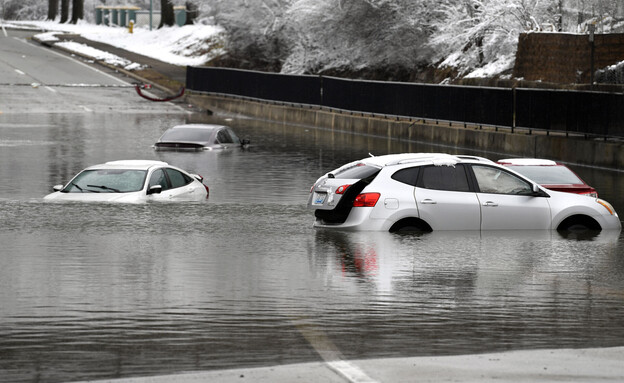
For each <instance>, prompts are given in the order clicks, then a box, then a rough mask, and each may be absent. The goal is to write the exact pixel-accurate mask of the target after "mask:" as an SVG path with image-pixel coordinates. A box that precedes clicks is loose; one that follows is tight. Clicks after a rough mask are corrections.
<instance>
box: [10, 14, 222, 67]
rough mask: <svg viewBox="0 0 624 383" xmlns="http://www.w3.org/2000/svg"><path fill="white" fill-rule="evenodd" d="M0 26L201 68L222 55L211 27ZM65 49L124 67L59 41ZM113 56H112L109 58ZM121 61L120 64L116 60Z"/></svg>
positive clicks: (218, 30)
mask: <svg viewBox="0 0 624 383" xmlns="http://www.w3.org/2000/svg"><path fill="white" fill-rule="evenodd" d="M3 23H4V24H3V25H6V26H18V27H35V28H38V29H41V30H44V31H47V32H46V33H42V34H40V35H38V36H37V37H38V38H40V39H42V40H43V39H46V41H49V42H54V41H56V40H55V38H54V35H55V34H58V33H73V34H79V35H81V36H82V37H85V38H87V39H89V40H93V41H99V42H102V43H106V44H109V45H112V46H115V47H119V48H123V49H126V50H128V51H131V52H135V53H138V54H141V55H144V56H148V57H151V58H154V59H157V60H160V61H163V62H167V63H170V64H174V65H180V66H186V65H202V64H204V63H206V62H207V61H209V60H210V59H212V58H214V57H217V56H219V55H221V54H223V53H224V50H223V48H222V47H223V43H222V41H223V38H224V36H225V34H224V31H223V29H222V28H221V27H218V26H214V25H201V24H195V25H184V26H181V27H178V26H173V27H165V28H160V29H152V30H151V31H150V30H149V28H147V27H145V28H143V27H136V26H135V27H134V29H133V33H130V32H129V29H128V28H124V27H117V26H105V25H94V24H90V23H87V22H84V21H81V22H78V23H77V24H60V23H57V22H53V21H4V22H3ZM56 44H60V45H63V46H64V47H65V48H68V49H72V50H76V51H77V52H80V53H85V54H87V55H89V56H90V57H93V58H94V59H98V60H104V61H107V62H109V60H110V63H113V64H114V65H120V66H124V67H125V66H127V65H130V64H131V63H128V62H127V60H126V62H124V60H123V59H121V58H119V57H117V56H114V55H111V54H110V53H107V52H102V51H98V50H97V49H93V48H90V47H88V46H84V44H76V43H68V42H64V43H61V42H58V43H56ZM112 56H114V57H112ZM119 60H121V61H119Z"/></svg>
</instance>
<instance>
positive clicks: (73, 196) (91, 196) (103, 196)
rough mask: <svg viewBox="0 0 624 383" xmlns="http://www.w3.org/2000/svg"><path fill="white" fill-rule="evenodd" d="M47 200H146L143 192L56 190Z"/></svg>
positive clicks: (133, 201) (126, 201) (131, 201)
mask: <svg viewBox="0 0 624 383" xmlns="http://www.w3.org/2000/svg"><path fill="white" fill-rule="evenodd" d="M43 199H44V200H47V201H79V202H122V203H137V202H145V201H146V200H147V198H146V197H145V196H144V195H143V192H133V193H62V192H54V193H51V194H48V195H46V196H45V197H43Z"/></svg>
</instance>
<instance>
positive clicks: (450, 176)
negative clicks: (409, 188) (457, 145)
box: [414, 164, 481, 230]
mask: <svg viewBox="0 0 624 383" xmlns="http://www.w3.org/2000/svg"><path fill="white" fill-rule="evenodd" d="M414 197H415V198H416V205H417V206H418V213H419V215H420V218H421V219H423V220H424V221H425V222H427V223H428V224H429V226H431V228H432V229H433V230H479V228H480V225H481V212H480V207H479V200H478V198H477V196H476V194H475V193H474V192H473V191H470V186H469V183H468V176H467V173H466V169H465V167H464V166H463V165H462V164H456V165H455V166H446V165H442V166H434V165H431V166H424V167H423V168H422V171H421V175H420V176H419V179H418V182H417V187H416V188H415V189H414Z"/></svg>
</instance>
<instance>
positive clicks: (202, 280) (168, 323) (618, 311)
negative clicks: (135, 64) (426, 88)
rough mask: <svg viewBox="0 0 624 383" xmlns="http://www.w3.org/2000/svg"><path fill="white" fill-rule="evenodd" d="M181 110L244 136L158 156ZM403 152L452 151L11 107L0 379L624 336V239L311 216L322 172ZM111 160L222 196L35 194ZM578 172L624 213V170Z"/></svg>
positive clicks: (604, 341) (248, 123)
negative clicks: (352, 229)
mask: <svg viewBox="0 0 624 383" xmlns="http://www.w3.org/2000/svg"><path fill="white" fill-rule="evenodd" d="M184 122H225V123H228V124H230V125H232V126H233V127H234V128H235V130H236V131H237V133H238V134H239V135H240V136H241V137H243V138H248V139H250V140H251V142H252V146H251V148H250V149H249V150H245V151H242V150H240V151H239V150H232V151H223V152H203V153H166V152H155V151H154V150H153V149H152V147H151V145H152V144H153V143H154V142H155V141H156V139H157V138H158V137H159V135H160V134H161V133H162V132H164V130H166V129H167V128H168V127H169V126H171V125H174V124H179V123H184ZM405 151H450V152H454V151H453V150H450V149H448V148H439V147H434V146H430V145H422V144H417V143H407V142H396V141H389V140H385V139H379V138H372V137H354V136H351V135H348V134H340V133H331V132H329V131H326V130H320V129H319V130H317V129H310V128H303V127H294V126H275V125H271V124H268V123H263V122H261V121H254V120H246V119H235V120H233V121H223V119H222V118H220V117H208V116H206V115H199V114H186V113H169V114H155V113H146V114H135V113H124V114H114V113H111V114H64V115H54V114H45V113H42V114H36V115H31V116H17V115H4V116H3V115H0V161H1V163H2V167H0V179H2V180H3V181H2V182H1V183H0V244H1V246H2V250H1V252H0V254H1V256H0V307H1V311H0V381H1V382H65V381H76V380H87V379H104V378H118V377H131V376H145V375H156V374H166V373H175V372H184V371H197V370H204V369H223V368H230V367H248V366H267V365H278V364H288V363H297V362H308V361H318V360H320V359H321V357H320V356H319V353H322V352H323V351H324V350H327V349H328V348H330V349H332V350H335V353H336V355H339V356H340V357H342V358H345V359H351V358H373V357H392V356H397V357H398V356H423V355H449V354H464V353H478V352H488V351H502V350H520V349H536V348H562V347H573V348H576V347H606V346H622V345H624V342H623V341H622V339H624V315H623V314H624V309H623V308H624V239H623V237H622V236H621V235H620V233H601V234H600V235H599V236H598V237H594V238H590V239H585V240H579V239H575V238H563V237H562V236H560V235H559V234H558V233H552V232H543V231H541V232H526V233H525V232H523V233H514V232H485V233H479V232H447V233H442V232H440V233H430V234H424V235H410V236H401V235H394V234H390V233H332V232H324V231H316V230H314V229H313V228H312V226H311V225H312V220H313V214H312V213H311V212H310V211H308V210H306V207H305V203H306V200H307V196H308V192H309V190H310V187H311V185H312V183H313V182H314V181H315V180H316V179H317V177H318V176H319V175H321V174H323V173H324V172H326V171H328V170H330V169H333V168H335V167H337V166H339V165H342V164H344V163H346V162H348V161H352V160H354V159H358V158H362V157H365V156H367V155H368V153H369V152H370V153H373V154H386V153H396V152H405ZM462 152H464V153H465V151H462ZM472 154H480V155H484V156H486V157H488V158H491V159H497V158H499V156H498V155H495V154H488V153H472ZM500 157H502V155H501V156H500ZM119 159H158V160H164V161H167V162H169V163H171V164H174V165H177V166H180V167H182V168H184V169H186V170H189V171H191V172H196V173H199V174H201V175H203V176H204V177H205V178H206V183H207V184H208V185H209V186H210V188H211V195H210V199H209V200H208V201H207V202H202V203H186V204H143V205H112V204H82V203H44V202H43V201H42V199H41V197H43V196H44V195H45V194H47V193H49V192H50V191H51V187H52V185H55V184H59V183H65V182H67V181H68V179H69V178H70V177H71V176H73V175H74V174H75V173H76V172H78V171H79V170H81V169H82V168H84V167H86V166H88V165H92V164H96V163H101V162H105V161H109V160H119ZM574 169H575V170H576V171H577V172H578V173H579V174H580V175H581V176H582V177H584V178H585V179H586V180H587V181H588V182H589V183H591V184H592V185H594V186H595V187H596V188H597V189H598V191H599V193H600V195H601V196H602V197H603V198H605V199H607V200H608V201H610V202H612V203H613V205H614V206H615V208H616V209H617V210H618V211H619V212H620V213H624V202H623V201H622V199H621V194H620V192H621V190H624V189H623V186H624V185H623V181H622V178H623V177H622V174H621V173H617V172H611V171H603V170H591V169H587V168H574Z"/></svg>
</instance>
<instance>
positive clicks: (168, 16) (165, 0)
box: [158, 0, 175, 28]
mask: <svg viewBox="0 0 624 383" xmlns="http://www.w3.org/2000/svg"><path fill="white" fill-rule="evenodd" d="M174 24H175V15H174V12H173V3H172V2H171V0H160V24H159V25H158V28H162V27H163V26H165V25H166V26H172V25H174Z"/></svg>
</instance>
